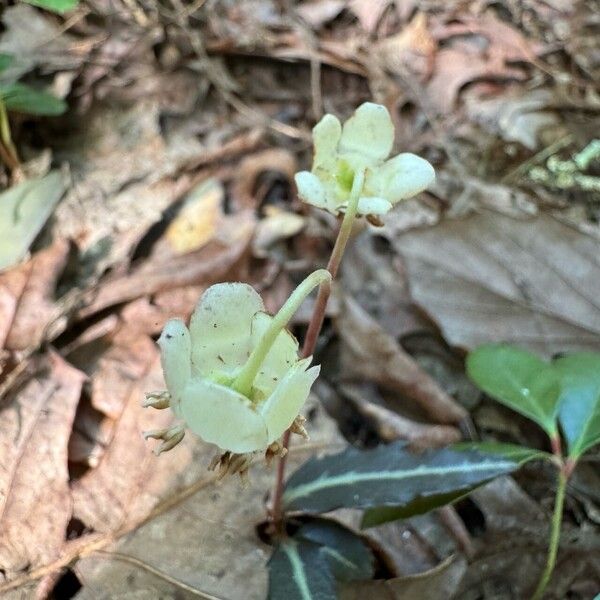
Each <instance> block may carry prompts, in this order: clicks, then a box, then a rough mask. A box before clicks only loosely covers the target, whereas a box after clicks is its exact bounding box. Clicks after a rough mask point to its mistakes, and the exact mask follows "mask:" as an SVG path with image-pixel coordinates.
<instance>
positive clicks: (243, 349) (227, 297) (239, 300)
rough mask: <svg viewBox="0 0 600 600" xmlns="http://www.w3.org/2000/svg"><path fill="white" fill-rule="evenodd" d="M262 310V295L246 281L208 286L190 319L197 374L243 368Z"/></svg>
mask: <svg viewBox="0 0 600 600" xmlns="http://www.w3.org/2000/svg"><path fill="white" fill-rule="evenodd" d="M261 310H264V305H263V301H262V299H261V297H260V296H259V295H258V294H257V293H256V292H255V291H254V290H253V289H252V287H250V286H249V285H246V284H245V283H218V284H216V285H212V286H211V287H209V288H208V289H207V290H206V291H205V292H204V294H203V295H202V297H201V298H200V301H199V302H198V305H197V306H196V309H195V310H194V313H193V314H192V319H191V321H190V333H191V336H192V372H193V373H194V375H202V376H208V377H211V376H215V375H218V374H220V373H223V372H226V373H231V372H232V371H234V370H235V369H237V368H239V367H241V366H242V365H243V364H244V363H245V362H246V360H247V358H248V356H249V353H250V334H251V324H252V317H253V316H254V315H255V314H256V313H257V312H259V311H261Z"/></svg>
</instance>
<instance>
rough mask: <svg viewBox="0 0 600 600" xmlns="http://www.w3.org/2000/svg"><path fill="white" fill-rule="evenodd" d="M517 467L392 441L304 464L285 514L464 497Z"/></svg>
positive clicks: (287, 499) (501, 460) (493, 459)
mask: <svg viewBox="0 0 600 600" xmlns="http://www.w3.org/2000/svg"><path fill="white" fill-rule="evenodd" d="M517 466H518V463H516V462H514V461H511V460H508V459H506V458H503V457H498V456H496V455H486V454H482V453H480V452H477V451H457V450H451V449H448V448H445V449H439V450H430V451H428V452H423V453H421V454H414V453H411V452H409V451H408V450H407V449H406V447H405V444H404V443H401V442H396V443H394V444H389V445H387V446H380V447H378V448H376V449H375V450H369V451H359V450H356V449H354V448H349V449H346V450H344V451H343V452H341V453H340V454H335V455H331V456H326V457H324V458H320V459H316V458H313V459H311V460H309V461H308V462H307V463H305V464H304V465H303V466H302V467H300V469H298V471H296V472H295V473H294V474H293V475H292V476H291V478H290V479H289V481H288V483H287V485H286V489H285V492H284V495H283V502H284V505H285V507H286V509H288V510H312V511H319V512H326V511H329V510H333V509H335V508H340V507H345V508H371V507H374V506H383V505H385V506H406V505H408V504H410V503H411V502H414V501H415V500H416V499H418V498H420V497H428V498H429V499H430V500H431V501H434V500H433V497H436V496H437V497H439V496H441V497H442V498H444V497H445V496H446V495H447V494H449V493H450V492H459V491H462V492H467V491H468V490H470V489H472V488H473V487H475V486H477V485H480V484H482V483H483V482H485V481H489V480H490V479H492V478H494V477H496V476H498V475H503V474H505V473H510V472H511V471H513V470H514V469H516V468H517Z"/></svg>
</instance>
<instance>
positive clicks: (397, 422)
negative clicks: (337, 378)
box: [341, 385, 462, 450]
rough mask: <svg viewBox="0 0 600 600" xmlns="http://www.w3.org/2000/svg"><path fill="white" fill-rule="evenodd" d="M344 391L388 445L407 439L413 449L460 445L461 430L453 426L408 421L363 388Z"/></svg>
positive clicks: (355, 387) (351, 388)
mask: <svg viewBox="0 0 600 600" xmlns="http://www.w3.org/2000/svg"><path fill="white" fill-rule="evenodd" d="M341 392H342V393H343V394H344V396H345V397H346V398H348V399H349V400H350V402H351V403H352V404H354V406H355V407H356V410H357V411H358V413H359V414H360V416H361V417H363V418H364V419H365V420H367V421H369V422H370V423H371V425H372V426H373V427H374V428H375V431H376V433H377V435H378V436H379V437H380V438H381V439H382V440H383V441H385V442H393V441H395V440H406V441H407V442H408V445H409V447H410V448H411V449H413V450H424V449H426V448H439V447H441V446H448V445H449V444H454V443H456V442H459V441H460V440H461V438H462V435H461V433H460V431H459V430H458V429H457V428H456V427H451V426H450V425H428V424H426V423H418V422H417V421H413V420H411V419H407V418H406V417H403V416H401V415H399V414H398V413H396V412H394V411H392V410H390V409H389V408H386V407H385V406H382V405H380V404H376V403H375V402H371V401H369V400H368V399H367V396H366V394H365V393H364V390H363V388H362V387H360V386H354V385H343V386H342V387H341Z"/></svg>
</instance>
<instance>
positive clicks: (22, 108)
mask: <svg viewBox="0 0 600 600" xmlns="http://www.w3.org/2000/svg"><path fill="white" fill-rule="evenodd" d="M0 97H2V101H3V102H4V105H5V106H6V108H7V109H8V110H14V111H17V112H22V113H27V114H29V115H40V116H56V115H61V114H62V113H64V112H65V110H67V104H66V102H64V100H61V99H60V98H57V97H56V96H53V95H52V94H49V93H48V92H40V91H38V90H35V89H33V88H32V87H29V86H28V85H25V84H23V83H12V84H10V85H6V86H3V87H0Z"/></svg>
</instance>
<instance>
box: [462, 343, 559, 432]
mask: <svg viewBox="0 0 600 600" xmlns="http://www.w3.org/2000/svg"><path fill="white" fill-rule="evenodd" d="M467 373H468V375H469V377H470V378H471V379H472V380H473V382H474V383H475V384H476V385H477V386H478V387H479V388H480V389H482V390H483V391H484V392H485V393H486V394H488V395H490V396H492V398H494V399H496V400H497V401H498V402H500V403H502V404H504V405H505V406H508V407H509V408H511V409H512V410H514V411H516V412H518V413H521V414H522V415H524V416H525V417H527V418H529V419H531V420H533V421H535V422H536V423H537V424H538V425H539V426H540V427H542V429H544V431H546V433H547V434H548V435H549V436H550V437H554V436H555V435H556V431H557V425H556V419H557V413H558V397H559V389H560V388H559V383H558V377H557V376H556V373H555V370H554V369H553V368H552V366H551V365H550V364H548V363H547V362H545V361H543V360H542V359H540V358H539V357H537V356H536V355H535V354H532V353H531V352H527V350H523V349H522V348H517V347H515V346H508V345H504V344H490V345H486V346H480V347H479V348H477V349H476V350H474V351H473V352H471V354H469V356H468V358H467Z"/></svg>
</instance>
